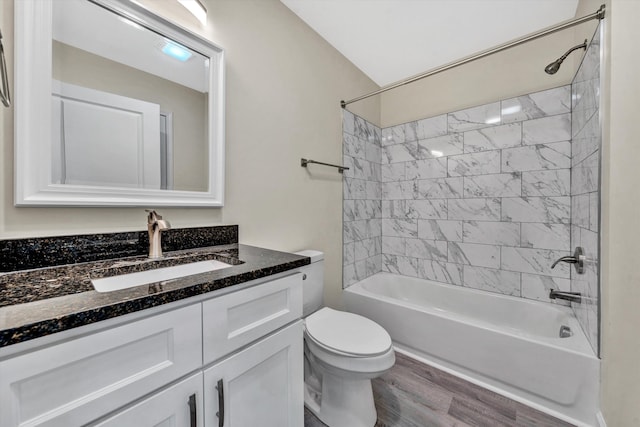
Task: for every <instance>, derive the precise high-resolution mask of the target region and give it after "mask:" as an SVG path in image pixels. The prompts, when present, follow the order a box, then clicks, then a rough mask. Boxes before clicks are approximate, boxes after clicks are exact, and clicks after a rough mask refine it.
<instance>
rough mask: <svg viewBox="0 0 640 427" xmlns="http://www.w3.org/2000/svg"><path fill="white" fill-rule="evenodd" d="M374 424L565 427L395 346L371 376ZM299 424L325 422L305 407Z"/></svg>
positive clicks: (312, 425) (308, 426) (310, 426)
mask: <svg viewBox="0 0 640 427" xmlns="http://www.w3.org/2000/svg"><path fill="white" fill-rule="evenodd" d="M372 385H373V395H374V399H375V404H376V409H377V411H378V422H377V423H376V425H375V427H469V426H478V427H570V426H571V424H568V423H566V422H564V421H561V420H558V419H557V418H554V417H551V416H550V415H547V414H544V413H542V412H540V411H537V410H535V409H532V408H530V407H528V406H525V405H523V404H521V403H518V402H515V401H513V400H511V399H508V398H506V397H504V396H501V395H499V394H497V393H494V392H492V391H489V390H486V389H484V388H482V387H479V386H477V385H475V384H471V383H469V382H467V381H465V380H463V379H460V378H458V377H455V376H453V375H451V374H448V373H446V372H443V371H441V370H439V369H436V368H433V367H432V366H429V365H425V364H424V363H421V362H418V361H416V360H414V359H411V358H409V357H407V356H405V355H403V354H400V353H398V352H396V364H395V366H394V367H393V368H392V369H391V370H390V371H389V372H387V373H386V374H385V375H383V376H381V377H380V378H376V379H374V380H373V381H372ZM304 425H305V427H326V426H325V424H323V423H322V422H320V421H319V420H318V419H317V418H316V417H315V416H314V415H313V414H312V413H311V412H310V411H309V410H308V409H306V408H305V414H304Z"/></svg>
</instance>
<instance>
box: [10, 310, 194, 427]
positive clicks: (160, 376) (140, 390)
mask: <svg viewBox="0 0 640 427" xmlns="http://www.w3.org/2000/svg"><path fill="white" fill-rule="evenodd" d="M200 319H201V306H200V304H195V305H192V306H188V307H184V308H181V309H178V310H174V311H170V312H167V313H163V314H159V315H156V316H153V317H151V318H146V319H142V320H138V321H135V322H132V323H128V324H125V325H122V326H118V327H115V328H112V329H108V330H105V331H101V332H96V333H93V334H91V335H87V336H84V337H81V338H77V339H74V340H71V341H67V342H63V343H60V344H56V345H52V346H50V347H45V348H42V349H39V350H35V351H32V352H29V353H26V354H23V355H20V356H16V357H14V358H11V359H7V360H4V361H2V362H0V414H2V416H1V417H0V426H1V427H15V426H64V427H69V426H79V425H83V424H85V423H87V422H89V421H91V420H94V419H96V418H97V417H100V416H102V415H105V414H107V413H108V412H110V411H113V410H115V409H117V408H119V407H121V406H123V405H125V404H127V403H129V402H131V401H133V400H135V399H137V398H139V397H141V396H143V395H144V394H147V393H149V392H151V391H153V390H155V389H157V388H159V387H161V386H163V385H164V384H166V383H168V382H170V381H172V380H175V379H177V378H179V377H180V376H182V375H185V374H186V373H188V372H190V371H192V370H195V369H197V368H199V367H200V366H201V363H202V347H201V331H202V329H201V321H200Z"/></svg>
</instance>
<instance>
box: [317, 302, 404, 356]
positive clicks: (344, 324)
mask: <svg viewBox="0 0 640 427" xmlns="http://www.w3.org/2000/svg"><path fill="white" fill-rule="evenodd" d="M305 328H306V330H307V334H308V335H309V336H310V337H311V338H313V339H314V340H315V341H316V342H317V343H318V344H320V345H322V346H324V347H327V348H329V349H332V350H336V351H339V352H342V353H346V354H352V355H354V356H376V355H379V354H383V353H386V352H387V351H389V349H390V348H391V337H390V336H389V334H388V333H387V331H385V330H384V328H383V327H382V326H380V325H378V324H377V323H376V322H374V321H373V320H369V319H367V318H366V317H362V316H359V315H357V314H353V313H346V312H344V311H337V310H333V309H331V308H327V307H325V308H322V309H320V310H318V311H316V312H315V313H313V314H312V315H310V316H308V317H307V318H306V319H305Z"/></svg>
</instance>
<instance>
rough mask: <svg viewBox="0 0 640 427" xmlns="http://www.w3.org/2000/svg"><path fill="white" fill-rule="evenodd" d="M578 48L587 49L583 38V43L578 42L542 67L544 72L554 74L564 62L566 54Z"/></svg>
mask: <svg viewBox="0 0 640 427" xmlns="http://www.w3.org/2000/svg"><path fill="white" fill-rule="evenodd" d="M578 49H584V50H587V40H585V41H584V43H582V44H579V45H578V46H574V47H572V48H571V49H569V50H568V51H567V52H566V53H565V54H564V55H562V56H561V57H560V58H558V59H556V60H555V61H553V62H552V63H551V64H549V65H547V66H546V67H544V72H545V73H547V74H555V73H557V72H558V70H559V69H560V66H561V65H562V63H563V62H564V60H565V59H567V56H569V54H570V53H571V52H573V51H574V50H578Z"/></svg>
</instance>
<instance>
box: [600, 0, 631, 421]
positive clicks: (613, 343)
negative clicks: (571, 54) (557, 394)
mask: <svg viewBox="0 0 640 427" xmlns="http://www.w3.org/2000/svg"><path fill="white" fill-rule="evenodd" d="M607 7H608V10H607V13H608V17H607V20H606V24H607V32H606V35H605V37H606V38H607V42H608V46H607V50H606V59H605V61H606V67H605V70H606V71H605V72H606V73H608V78H607V79H606V83H605V87H606V89H608V90H605V93H604V96H603V98H602V109H603V110H604V114H605V117H604V118H605V121H604V123H605V130H604V143H603V173H602V177H603V188H602V196H603V200H602V279H601V280H602V283H601V287H602V323H601V328H602V365H603V369H602V390H601V396H602V397H601V399H602V411H603V413H604V417H605V420H606V422H607V425H608V426H609V427H616V426H637V425H640V406H639V405H638V402H640V334H638V325H640V310H638V307H639V305H640V270H639V269H638V266H637V265H638V261H637V257H638V254H639V253H640V251H639V250H638V242H640V227H639V226H638V215H639V214H640V189H639V188H638V182H640V171H639V169H638V161H639V159H640V143H639V142H640V138H639V137H638V135H639V132H640V127H639V126H638V115H639V113H640V108H639V107H638V100H639V99H640V80H639V79H638V75H640V58H639V57H638V40H640V26H639V25H638V17H640V2H638V1H636V0H611V1H610V2H608V5H607Z"/></svg>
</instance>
